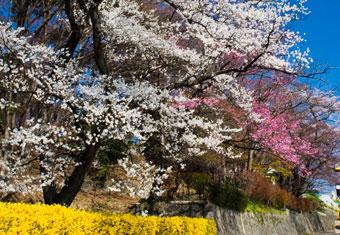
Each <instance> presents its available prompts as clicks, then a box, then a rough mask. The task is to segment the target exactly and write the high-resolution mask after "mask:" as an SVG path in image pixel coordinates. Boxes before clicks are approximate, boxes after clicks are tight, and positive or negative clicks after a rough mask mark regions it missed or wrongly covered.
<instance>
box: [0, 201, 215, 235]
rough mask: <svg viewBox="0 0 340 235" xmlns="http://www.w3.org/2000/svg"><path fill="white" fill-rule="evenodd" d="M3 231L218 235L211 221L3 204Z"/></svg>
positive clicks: (0, 230)
mask: <svg viewBox="0 0 340 235" xmlns="http://www.w3.org/2000/svg"><path fill="white" fill-rule="evenodd" d="M0 234H1V235H2V234H20V235H21V234H23V235H24V234H70V235H71V234H72V235H73V234H91V235H95V234H145V235H152V234H193V235H199V234H216V226H215V223H214V222H213V221H212V220H209V219H203V218H188V217H156V216H146V217H143V216H135V215H129V214H113V215H108V214H102V213H91V212H86V211H80V210H75V209H71V208H66V207H63V206H58V205H54V206H48V205H42V204H35V205H30V204H24V203H0Z"/></svg>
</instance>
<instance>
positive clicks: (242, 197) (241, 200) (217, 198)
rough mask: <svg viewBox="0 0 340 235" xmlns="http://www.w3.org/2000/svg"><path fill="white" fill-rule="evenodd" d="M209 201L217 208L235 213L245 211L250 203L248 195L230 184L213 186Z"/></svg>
mask: <svg viewBox="0 0 340 235" xmlns="http://www.w3.org/2000/svg"><path fill="white" fill-rule="evenodd" d="M209 200H210V201H211V202H212V203H214V204H215V205H217V206H220V207H223V208H228V209H231V210H235V211H244V210H245V209H246V207H247V203H248V197H247V196H246V194H245V193H244V192H242V191H241V190H240V189H238V188H237V187H235V186H233V185H231V184H229V183H224V184H214V185H212V186H211V187H210V194H209Z"/></svg>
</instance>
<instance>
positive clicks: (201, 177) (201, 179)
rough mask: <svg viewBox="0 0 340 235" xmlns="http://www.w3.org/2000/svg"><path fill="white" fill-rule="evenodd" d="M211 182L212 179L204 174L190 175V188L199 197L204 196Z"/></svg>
mask: <svg viewBox="0 0 340 235" xmlns="http://www.w3.org/2000/svg"><path fill="white" fill-rule="evenodd" d="M211 182H212V177H211V176H210V175H208V174H206V173H199V172H196V173H193V174H192V175H191V182H190V183H191V186H192V187H193V188H194V189H195V190H196V191H197V193H198V194H199V195H204V193H205V191H206V189H207V188H208V187H209V185H210V184H211Z"/></svg>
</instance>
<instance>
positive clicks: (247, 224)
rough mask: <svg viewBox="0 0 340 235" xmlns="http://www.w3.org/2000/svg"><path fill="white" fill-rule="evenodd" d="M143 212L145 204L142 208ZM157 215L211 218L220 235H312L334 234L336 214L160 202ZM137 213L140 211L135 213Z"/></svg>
mask: <svg viewBox="0 0 340 235" xmlns="http://www.w3.org/2000/svg"><path fill="white" fill-rule="evenodd" d="M140 206H141V208H139V211H140V210H143V208H142V207H143V205H140ZM155 209H156V211H157V214H159V215H164V216H174V215H184V216H191V217H209V218H213V219H214V220H215V221H216V224H217V229H218V235H311V234H314V233H317V232H334V222H335V218H336V214H335V212H334V211H332V210H329V209H326V210H325V212H324V213H321V212H313V213H295V212H288V211H287V212H286V213H282V214H270V213H268V214H253V213H241V212H235V211H231V210H226V209H223V208H220V207H217V206H215V205H213V204H210V203H205V202H203V201H200V202H197V201H196V202H190V201H187V202H183V201H177V202H170V203H164V202H163V203H160V202H159V203H157V204H156V206H155ZM135 212H137V213H138V209H137V211H135Z"/></svg>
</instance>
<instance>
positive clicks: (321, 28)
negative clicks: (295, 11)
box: [292, 0, 340, 94]
mask: <svg viewBox="0 0 340 235" xmlns="http://www.w3.org/2000/svg"><path fill="white" fill-rule="evenodd" d="M306 6H307V7H308V8H309V10H310V11H311V13H310V14H309V15H308V16H305V17H303V19H301V20H300V21H298V22H296V23H294V24H293V25H292V29H294V30H298V31H300V32H301V33H306V35H305V36H304V38H305V39H306V40H307V41H306V42H305V43H304V45H302V47H301V48H305V47H309V48H310V50H311V57H312V58H313V59H314V61H315V62H314V65H315V66H317V65H319V64H321V65H326V66H330V67H338V69H331V70H330V71H328V72H327V73H326V74H323V75H320V77H321V78H322V79H324V80H326V81H327V84H323V87H324V88H328V89H332V90H337V93H338V94H339V90H340V0H309V1H308V2H307V4H306ZM314 84H315V83H314Z"/></svg>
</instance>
